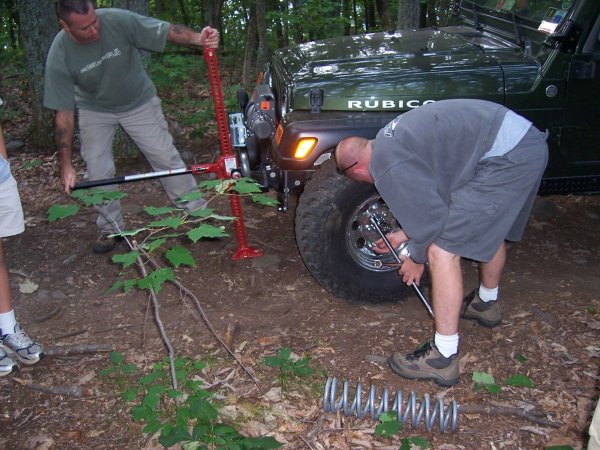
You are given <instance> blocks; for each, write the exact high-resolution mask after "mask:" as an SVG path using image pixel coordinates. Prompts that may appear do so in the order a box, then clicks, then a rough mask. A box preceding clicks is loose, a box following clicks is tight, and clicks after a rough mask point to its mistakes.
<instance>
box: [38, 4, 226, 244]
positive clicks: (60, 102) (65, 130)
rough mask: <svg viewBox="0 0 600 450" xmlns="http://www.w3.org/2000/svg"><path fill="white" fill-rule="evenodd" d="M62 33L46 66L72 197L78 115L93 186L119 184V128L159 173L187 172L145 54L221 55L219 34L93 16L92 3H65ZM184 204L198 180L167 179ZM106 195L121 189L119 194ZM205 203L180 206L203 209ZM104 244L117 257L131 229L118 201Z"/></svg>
mask: <svg viewBox="0 0 600 450" xmlns="http://www.w3.org/2000/svg"><path fill="white" fill-rule="evenodd" d="M58 11H59V18H60V25H61V26H62V30H61V31H60V32H59V33H58V34H57V35H56V37H55V38H54V41H53V42H52V46H51V47H50V51H49V53H48V58H47V61H46V73H45V80H44V106H46V107H47V108H49V109H52V110H55V111H56V115H55V133H56V136H55V138H56V145H57V148H58V154H59V160H60V171H61V182H62V184H63V186H64V190H65V192H66V193H67V194H69V193H70V192H71V189H72V188H73V186H74V185H75V179H76V174H75V170H74V169H73V165H72V162H71V153H72V143H73V134H74V128H75V125H74V124H75V109H77V110H78V122H79V130H80V133H81V135H80V142H81V156H82V158H83V160H84V161H85V163H86V175H87V179H88V180H99V179H104V178H112V177H114V176H115V164H114V159H113V154H112V141H113V138H114V134H115V130H116V127H117V125H121V126H122V127H123V129H124V130H125V132H126V133H127V134H128V135H129V136H130V137H131V138H132V139H133V141H134V142H135V143H136V145H137V146H138V147H139V149H140V150H141V151H142V153H143V154H144V156H146V158H147V159H148V161H149V162H150V164H151V165H152V167H153V169H154V170H156V171H162V170H170V169H180V168H183V167H185V164H184V162H183V161H182V159H181V156H180V155H179V152H178V151H177V149H176V148H175V146H174V145H173V138H172V136H171V134H170V133H169V131H168V127H167V122H166V120H165V117H164V114H163V111H162V107H161V102H160V99H159V98H158V97H157V96H156V88H155V87H154V84H153V83H152V81H151V80H150V77H149V76H148V74H147V73H146V71H145V70H144V67H143V64H142V60H141V55H140V50H141V49H143V50H150V51H155V52H161V51H163V49H164V47H165V45H166V42H167V41H170V42H173V43H176V44H181V45H194V46H201V47H211V48H217V47H218V45H219V32H218V31H217V30H215V29H214V28H211V27H205V28H204V29H203V30H202V31H201V32H199V33H198V32H195V31H193V30H191V29H189V28H187V27H184V26H182V25H173V24H169V23H167V22H164V21H162V20H157V19H153V18H150V17H145V16H141V15H139V14H135V13H133V12H131V11H126V10H121V9H111V8H107V9H99V10H95V9H94V4H93V2H92V1H91V0H60V1H59V4H58ZM161 182H162V184H163V187H164V189H165V191H166V192H167V195H168V196H169V198H170V199H171V200H172V201H173V202H177V201H178V200H179V199H180V198H181V197H182V196H183V195H185V194H187V193H189V192H191V191H194V190H196V189H197V184H196V182H195V180H194V177H193V176H192V175H179V176H175V177H168V178H163V179H161ZM107 189H113V190H114V189H116V188H115V187H114V186H112V187H108V188H107ZM205 205H206V201H205V200H204V199H199V200H196V201H193V202H188V203H184V204H180V205H179V206H181V207H185V208H186V209H188V210H194V209H198V208H202V207H204V206H205ZM97 224H98V228H99V229H100V238H99V239H98V240H97V241H96V242H94V244H93V245H92V250H93V251H94V252H95V253H106V252H109V251H111V250H112V249H113V248H114V246H115V244H116V242H117V241H116V239H115V238H110V237H108V236H109V235H110V234H112V233H114V232H116V231H118V230H123V229H124V221H123V216H122V213H121V205H120V203H119V201H118V200H117V201H113V202H112V203H110V204H108V205H107V206H106V207H104V208H103V210H102V212H101V213H100V214H99V216H98V220H97Z"/></svg>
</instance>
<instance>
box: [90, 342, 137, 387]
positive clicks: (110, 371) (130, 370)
mask: <svg viewBox="0 0 600 450" xmlns="http://www.w3.org/2000/svg"><path fill="white" fill-rule="evenodd" d="M110 362H111V365H110V367H108V368H106V369H102V370H101V371H100V372H99V374H100V376H102V377H108V378H111V379H113V380H115V382H116V383H117V387H118V388H119V390H121V391H122V390H124V389H125V386H126V382H127V379H128V377H129V376H131V375H132V374H135V373H137V371H138V368H137V366H136V365H135V364H131V363H126V362H125V359H124V358H123V355H122V354H121V353H119V352H115V351H113V352H111V353H110Z"/></svg>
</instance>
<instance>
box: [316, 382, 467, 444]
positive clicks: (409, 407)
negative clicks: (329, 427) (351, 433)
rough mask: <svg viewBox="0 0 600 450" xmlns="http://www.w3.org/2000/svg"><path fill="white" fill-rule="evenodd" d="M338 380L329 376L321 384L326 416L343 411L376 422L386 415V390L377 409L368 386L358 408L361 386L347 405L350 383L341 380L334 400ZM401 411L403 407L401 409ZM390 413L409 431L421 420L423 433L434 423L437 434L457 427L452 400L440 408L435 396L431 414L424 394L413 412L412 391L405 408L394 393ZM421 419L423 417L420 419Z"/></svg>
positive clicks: (414, 398)
mask: <svg viewBox="0 0 600 450" xmlns="http://www.w3.org/2000/svg"><path fill="white" fill-rule="evenodd" d="M337 385H338V380H337V379H336V378H333V377H329V378H328V379H327V382H326V383H325V393H324V394H323V411H325V412H326V413H329V412H330V413H336V412H338V411H343V412H344V415H346V416H351V415H354V413H356V415H357V417H358V418H359V419H364V418H365V417H366V415H367V414H368V413H370V415H371V419H373V420H379V416H380V415H381V414H382V413H384V412H386V413H387V412H389V411H390V409H389V399H390V393H389V390H388V389H387V388H384V389H383V393H382V394H381V401H380V402H379V406H377V407H376V406H375V402H376V398H377V392H376V388H375V386H374V385H371V389H370V390H369V395H368V398H367V400H366V403H365V405H364V408H363V406H362V384H361V383H357V385H356V390H355V396H354V400H352V402H350V396H349V390H350V389H349V387H350V383H349V382H348V381H344V387H343V389H342V392H341V394H342V395H341V397H339V399H338V400H336V395H337ZM403 408H405V409H404V410H403ZM391 411H392V412H394V413H396V417H397V419H398V422H400V424H402V425H403V426H404V425H405V424H406V423H407V422H408V420H409V418H410V419H411V420H410V424H411V425H412V427H413V428H417V427H418V426H419V424H420V422H421V420H422V419H423V418H424V419H425V428H426V429H427V431H431V430H432V428H433V427H434V425H435V422H436V420H437V421H438V423H439V428H440V432H442V433H445V432H446V430H447V429H448V426H450V430H451V431H453V432H454V431H456V428H457V425H458V403H456V400H452V402H451V403H450V405H449V406H448V408H446V407H445V405H444V400H443V399H442V398H441V397H438V398H437V399H436V401H435V403H434V405H433V412H432V408H431V397H430V396H429V394H425V395H424V396H423V399H422V400H421V404H420V407H419V408H418V410H417V395H416V394H415V393H414V391H411V393H410V395H409V396H408V399H407V402H406V405H404V403H403V393H402V391H397V392H396V396H395V398H394V403H393V404H392V409H391ZM423 416H424V417H423Z"/></svg>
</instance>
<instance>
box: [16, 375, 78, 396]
mask: <svg viewBox="0 0 600 450" xmlns="http://www.w3.org/2000/svg"><path fill="white" fill-rule="evenodd" d="M13 380H14V381H16V382H17V383H19V384H20V385H21V386H25V387H26V388H29V389H32V390H34V391H40V392H46V393H48V394H55V395H68V396H69V397H83V395H84V394H89V393H90V392H88V390H85V392H84V390H83V389H81V388H80V387H79V386H46V385H43V384H38V383H34V382H32V381H31V380H24V379H23V378H13Z"/></svg>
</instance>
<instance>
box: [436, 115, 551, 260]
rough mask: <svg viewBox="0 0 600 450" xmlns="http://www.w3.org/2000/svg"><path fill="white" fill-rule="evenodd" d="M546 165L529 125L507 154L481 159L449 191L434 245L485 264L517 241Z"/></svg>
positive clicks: (540, 141) (541, 143)
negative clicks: (468, 175) (466, 178)
mask: <svg viewBox="0 0 600 450" xmlns="http://www.w3.org/2000/svg"><path fill="white" fill-rule="evenodd" d="M547 163H548V146H547V144H546V137H545V134H544V133H542V132H540V131H539V130H537V129H536V128H535V127H533V126H532V127H531V128H530V129H529V131H528V132H527V134H526V135H525V136H524V137H523V139H521V141H520V142H519V143H518V144H517V146H516V147H515V148H514V149H512V150H511V151H510V152H508V153H506V154H505V155H502V156H496V157H492V158H489V159H485V160H482V161H480V162H479V164H478V165H477V167H476V169H475V176H474V177H473V178H472V179H471V180H470V181H469V182H468V183H467V184H465V185H464V186H462V187H461V188H459V189H457V190H456V191H454V192H452V196H451V203H450V208H449V211H448V218H447V220H446V222H445V224H444V227H443V229H442V231H441V233H440V235H439V236H438V237H437V238H436V239H435V241H434V242H435V243H436V244H437V245H438V246H440V247H441V248H443V249H444V250H447V251H449V252H451V253H454V254H457V255H460V256H462V257H465V258H470V259H474V260H476V261H484V262H487V261H490V260H491V259H492V258H493V257H494V255H495V254H496V252H497V251H498V248H499V247H500V244H501V243H502V242H503V241H504V240H508V241H519V240H521V238H522V236H523V232H524V231H525V227H526V225H527V222H528V220H529V215H530V213H531V208H532V207H533V202H534V201H535V197H536V195H537V191H538V188H539V184H540V180H541V177H542V174H543V172H544V169H545V168H546V164H547Z"/></svg>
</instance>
